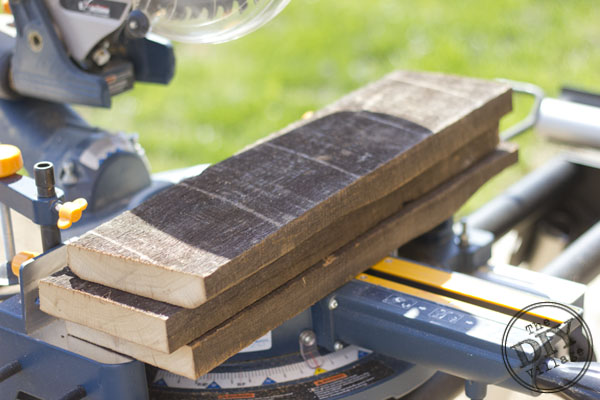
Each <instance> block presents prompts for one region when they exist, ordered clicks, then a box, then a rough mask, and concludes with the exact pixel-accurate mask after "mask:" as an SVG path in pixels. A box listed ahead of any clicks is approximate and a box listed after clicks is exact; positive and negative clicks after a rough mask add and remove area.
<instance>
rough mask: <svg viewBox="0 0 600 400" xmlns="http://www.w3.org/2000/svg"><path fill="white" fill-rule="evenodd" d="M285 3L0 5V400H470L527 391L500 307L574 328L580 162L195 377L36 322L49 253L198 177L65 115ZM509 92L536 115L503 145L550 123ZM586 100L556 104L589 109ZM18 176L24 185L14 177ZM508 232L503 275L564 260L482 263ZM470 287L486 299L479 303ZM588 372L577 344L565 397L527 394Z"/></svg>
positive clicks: (596, 206) (388, 263) (587, 262)
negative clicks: (556, 390)
mask: <svg viewBox="0 0 600 400" xmlns="http://www.w3.org/2000/svg"><path fill="white" fill-rule="evenodd" d="M288 1H289V0H253V1H247V0H237V1H234V0H130V1H124V0H119V1H117V0H43V1H42V0H11V1H9V2H8V3H7V4H8V5H7V6H5V7H6V8H9V9H10V11H11V12H12V16H14V18H12V17H11V18H8V17H7V18H5V20H4V24H3V27H2V32H3V33H2V34H1V35H0V97H2V98H3V99H4V100H0V140H1V141H2V143H10V144H11V145H14V146H13V147H3V149H2V154H0V174H1V175H2V177H1V178H0V202H2V209H1V211H2V217H3V233H4V235H3V237H4V241H5V251H6V258H7V260H8V262H7V264H6V267H2V268H0V285H1V286H0V296H2V298H3V300H4V301H3V302H1V303H0V399H11V400H12V399H29V400H35V399H65V400H66V399H83V398H89V399H148V398H150V399H166V400H171V399H250V398H252V399H338V398H345V399H373V400H380V399H381V400H385V399H391V398H399V397H402V396H407V398H409V397H412V398H427V399H437V398H449V397H451V396H453V395H454V394H455V393H456V389H457V388H460V389H461V390H462V388H464V389H465V391H466V394H467V396H468V397H470V398H471V399H481V398H483V397H485V392H486V387H487V385H489V384H495V385H500V386H504V387H507V388H509V389H512V390H516V391H520V392H524V393H528V394H532V395H536V394H539V393H538V392H536V391H535V390H533V391H532V390H531V389H530V388H528V387H526V386H522V385H519V381H518V380H517V379H514V377H511V374H510V373H509V371H508V370H507V369H506V367H505V365H504V362H503V357H502V351H501V348H502V343H500V342H498V341H494V340H492V339H490V337H492V336H493V335H490V332H491V331H497V330H498V329H504V328H505V326H506V321H505V320H506V318H509V317H510V316H511V315H512V314H514V312H515V310H514V309H512V308H511V307H510V304H511V301H509V299H506V298H504V299H503V296H504V297H506V296H507V295H506V293H511V294H514V293H523V294H527V293H530V294H531V293H532V294H535V295H536V296H541V297H542V298H545V299H549V300H553V301H556V302H558V303H560V304H568V305H570V306H571V309H572V310H575V312H576V313H577V314H578V315H580V314H582V309H581V307H582V306H583V297H584V293H585V285H582V284H580V283H575V282H571V281H568V280H565V279H562V278H566V277H571V276H570V274H573V273H576V274H577V278H579V279H580V280H585V279H587V278H589V276H591V275H594V274H597V272H598V271H597V269H595V267H597V266H598V260H599V259H600V250H599V248H598V246H597V245H596V243H597V241H598V240H599V239H600V229H599V228H598V225H597V224H596V221H598V220H599V219H600V192H598V190H597V187H598V185H596V184H595V182H598V180H599V179H600V169H599V168H598V167H599V165H597V164H595V163H594V162H592V161H589V160H588V159H580V158H572V157H571V158H561V159H557V160H554V161H553V162H551V163H549V164H548V165H546V166H545V167H543V168H540V169H538V170H537V171H535V172H534V173H533V174H532V175H530V176H528V177H527V178H525V179H524V180H523V181H521V182H519V183H518V184H517V185H516V186H514V187H512V188H511V189H509V191H508V192H507V193H506V194H505V195H502V196H499V197H498V198H496V199H494V200H493V201H491V202H490V203H488V204H487V205H486V206H484V207H483V208H482V209H480V210H479V211H478V212H476V213H475V214H473V215H471V216H469V217H468V218H466V219H465V220H464V222H463V224H459V226H458V227H457V226H455V225H454V224H453V222H452V221H447V222H446V223H444V224H442V225H441V226H439V227H437V228H436V229H434V230H433V231H431V232H429V233H428V234H426V235H424V236H423V237H421V238H419V239H417V240H415V241H413V242H411V243H409V244H408V245H406V246H404V247H403V248H401V249H399V250H398V252H397V254H394V255H392V256H390V257H389V258H386V259H384V260H382V261H381V262H380V263H378V264H377V265H374V266H372V268H371V269H369V270H368V271H366V272H365V273H363V274H361V275H359V276H358V277H357V278H356V279H355V280H354V281H353V282H351V283H349V284H347V285H346V286H344V287H342V288H340V289H339V290H337V291H336V292H334V293H332V294H331V295H329V296H327V297H326V298H324V299H323V300H322V301H321V302H319V303H317V304H315V305H314V306H313V307H311V308H310V309H308V310H306V311H305V312H303V313H302V314H300V315H299V316H297V317H295V318H293V319H292V320H290V321H287V322H286V323H284V324H283V325H281V326H280V327H279V328H277V329H275V330H274V331H272V332H270V333H269V334H268V335H266V336H265V337H263V338H261V339H259V340H257V341H256V342H255V343H254V344H253V345H251V346H250V347H248V348H246V349H245V350H244V351H242V352H241V353H239V354H238V355H236V356H235V357H233V358H232V359H230V360H229V361H228V362H226V363H225V364H223V365H222V366H221V367H219V368H217V369H216V370H214V371H212V372H211V373H209V374H207V375H205V376H203V377H201V378H199V379H197V380H195V381H193V380H189V379H186V378H183V377H181V376H177V375H174V374H172V373H169V372H167V371H163V370H159V369H156V368H154V367H150V366H147V365H144V364H143V363H141V362H139V361H136V360H132V359H130V358H128V357H125V356H122V355H120V354H117V353H115V352H112V351H110V350H107V349H105V348H102V347H100V346H97V345H96V344H95V343H88V342H85V341H82V340H79V339H77V338H76V337H74V336H71V335H69V334H67V332H66V330H65V327H64V323H63V322H62V321H59V320H56V319H53V318H51V317H50V316H48V315H46V314H44V313H42V312H41V311H40V310H39V305H38V299H37V282H38V281H39V280H40V279H41V278H43V277H45V276H47V275H49V274H51V273H53V272H54V271H56V269H57V268H58V267H62V264H61V262H62V259H63V258H62V256H63V254H62V252H63V250H64V248H63V247H62V244H61V243H62V241H63V240H64V239H66V238H69V237H72V236H76V235H78V234H80V233H82V232H85V231H86V230H88V229H90V228H92V227H94V226H96V225H98V224H99V223H101V222H102V221H104V220H106V219H108V218H110V217H112V216H114V215H116V214H117V213H119V212H122V211H123V210H125V209H128V208H131V207H134V206H135V205H137V204H139V203H140V202H142V201H143V200H145V199H147V198H149V197H150V196H152V195H153V194H154V193H156V192H158V191H159V190H162V189H164V188H166V187H168V186H169V185H171V184H173V183H175V182H177V181H179V180H181V179H184V178H186V177H188V176H192V175H197V174H198V173H200V172H201V171H202V169H203V168H205V166H203V165H199V166H196V167H192V168H189V169H184V170H178V171H171V172H167V173H162V174H156V175H151V174H150V173H149V169H148V164H147V162H146V159H145V156H144V152H143V149H142V148H141V146H140V145H139V144H138V143H137V141H136V138H135V137H133V136H130V135H125V134H122V133H117V134H114V133H109V132H107V131H104V130H102V129H98V128H93V127H91V126H89V125H88V124H86V123H85V121H83V119H82V118H80V117H79V116H78V115H77V114H76V113H75V112H74V111H73V110H72V109H71V108H70V107H69V106H67V105H65V103H69V104H71V103H72V104H84V105H91V106H100V107H109V106H110V102H111V97H112V96H113V95H116V94H118V93H121V92H123V91H126V90H128V89H130V88H131V87H132V86H133V84H134V82H135V81H143V82H154V83H162V84H167V83H168V82H169V81H170V80H171V78H172V76H173V73H174V63H175V58H174V54H173V49H172V47H171V46H170V44H169V42H168V41H167V40H166V39H164V38H163V37H167V38H171V39H174V40H179V41H190V42H198V43H218V42H224V41H227V40H232V39H235V38H238V37H240V36H243V35H244V34H246V33H249V32H251V31H253V30H255V29H257V28H258V27H260V26H261V25H263V24H264V23H266V22H267V21H268V20H270V19H271V18H272V17H274V16H275V15H276V14H277V13H279V12H280V11H281V10H282V9H283V7H285V5H286V4H287V2H288ZM159 35H162V36H159ZM521 89H522V90H524V91H526V92H530V93H534V94H537V95H538V100H539V102H538V103H536V107H535V112H534V113H533V114H532V116H531V118H530V119H529V120H528V121H526V122H525V123H524V124H522V125H520V126H518V127H517V128H515V129H513V130H512V131H511V132H508V133H507V136H514V135H515V134H517V133H519V132H521V131H523V130H524V129H525V128H527V127H529V126H531V125H532V124H534V123H535V122H538V119H541V121H539V122H542V121H544V120H547V118H550V117H552V118H555V119H556V118H557V115H556V112H554V113H553V114H552V115H544V113H543V110H544V108H543V107H541V108H540V107H539V105H540V104H539V103H540V102H541V100H542V97H541V96H540V95H539V94H538V93H536V91H535V90H533V91H532V90H531V87H524V88H521ZM570 93H571V94H573V93H575V92H573V91H572V92H570ZM575 94H577V93H575ZM590 98H593V96H592V97H590V95H588V94H581V93H580V96H579V98H573V97H572V96H571V98H570V99H569V100H570V102H571V103H573V104H580V103H584V102H585V101H583V100H582V99H586V101H587V102H588V104H587V105H586V107H593V105H590V104H589V99H590ZM578 99H579V100H581V101H579V100H578ZM538 110H542V111H539V112H538ZM587 111H590V110H587ZM591 112H593V110H592V111H591ZM571 116H572V114H569V115H568V116H567V115H565V116H563V118H562V119H561V120H562V121H566V120H567V119H568V117H571ZM545 117H546V119H545ZM592 120H593V118H592ZM551 125H552V126H556V124H551ZM588 125H591V126H587V127H588V128H589V129H591V130H594V129H597V130H598V129H599V126H598V125H599V124H596V126H594V124H593V123H592V124H588ZM572 127H573V125H571V126H568V128H572ZM23 160H24V163H23ZM21 166H24V167H25V169H26V170H27V171H28V172H29V175H30V176H33V178H28V177H25V176H21V175H18V174H17V172H18V170H19V169H20V168H21ZM83 199H85V200H83ZM549 199H550V200H549ZM86 208H87V209H86ZM10 209H12V210H14V211H17V212H19V213H20V214H23V215H24V216H26V217H27V218H29V219H30V220H32V221H33V222H34V223H35V224H37V225H40V227H41V235H42V244H43V254H41V255H35V254H32V253H26V252H21V253H19V254H15V253H16V250H17V249H16V248H15V245H14V240H13V234H12V223H11V213H10ZM84 209H85V211H83V210H84ZM573 210H576V212H574V211H573ZM82 212H83V215H82ZM79 219H81V221H79V222H78V220H79ZM57 222H58V226H57ZM75 222H77V224H76V225H74V227H73V228H71V229H69V230H61V229H60V228H67V227H69V226H70V225H71V224H72V223H75ZM507 233H508V234H507ZM511 234H512V236H513V238H514V237H516V238H518V240H513V248H514V249H516V250H514V251H512V250H511V251H509V253H510V254H511V257H512V258H511V261H512V263H513V264H519V263H521V262H529V263H530V264H534V261H535V260H538V259H539V258H540V254H542V255H543V253H544V251H545V250H544V249H545V247H544V245H545V244H546V243H547V242H552V243H555V242H557V241H558V242H560V243H562V246H563V248H564V249H565V250H564V252H563V253H562V255H559V256H558V257H557V258H556V259H555V260H554V261H553V262H552V263H551V265H550V266H548V268H549V270H551V272H552V275H556V276H558V277H556V276H550V275H547V274H542V273H539V272H534V271H531V270H526V269H523V268H517V267H512V266H510V265H498V264H496V265H495V266H493V267H492V266H489V265H488V264H489V263H488V261H489V260H490V256H491V248H492V245H493V244H494V243H495V242H496V241H497V239H498V238H500V237H503V238H507V237H508V238H509V239H510V237H511ZM503 240H504V239H503ZM504 241H505V242H506V240H504ZM515 243H518V244H519V245H518V246H517V245H515ZM574 253H576V254H581V253H584V254H585V257H583V258H581V257H579V258H574V257H573V254H574ZM11 261H12V265H11ZM17 275H18V276H17ZM485 285H488V286H485ZM489 285H493V286H489ZM477 287H493V288H495V291H494V293H489V294H485V295H482V293H481V290H480V291H479V292H477V291H474V290H473V289H474V288H477ZM503 290H506V292H504V291H503ZM596 329H597V327H596ZM575 331H576V332H575V333H574V334H578V335H580V336H579V337H578V338H579V339H578V340H580V339H581V338H582V337H583V338H584V339H585V340H590V341H591V337H590V334H589V332H586V331H585V330H584V329H583V328H581V327H579V328H578V329H576V330H575ZM525 332H526V327H525ZM593 359H594V356H593V352H592V349H591V346H590V348H589V351H588V352H587V354H586V355H585V357H580V360H579V361H578V362H576V361H575V360H574V359H571V360H570V364H569V366H571V365H573V366H577V365H580V364H582V365H583V364H586V373H585V376H583V377H580V379H578V380H577V383H576V384H573V385H570V386H569V385H568V383H569V381H570V379H571V378H572V377H570V376H569V373H570V372H569V371H570V370H568V369H567V368H563V369H557V370H556V371H554V372H550V371H548V372H547V373H545V374H539V375H535V374H533V375H531V376H530V381H531V380H533V383H535V384H536V385H537V386H536V387H538V386H539V387H542V386H543V387H546V386H548V385H549V386H552V385H557V384H562V385H563V386H564V388H565V390H564V391H562V392H561V393H563V394H564V395H568V396H571V397H570V398H586V397H585V396H588V397H589V396H592V397H593V396H595V395H597V393H598V390H599V385H598V383H597V382H598V377H599V373H598V368H597V366H596V364H595V363H593V362H591V361H592V360H593ZM439 371H443V372H439ZM520 374H521V375H523V376H524V377H525V379H527V374H526V373H525V371H520ZM457 377H460V378H457ZM544 385H546V386H544ZM582 396H583V397H582Z"/></svg>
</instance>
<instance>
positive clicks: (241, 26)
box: [133, 0, 290, 43]
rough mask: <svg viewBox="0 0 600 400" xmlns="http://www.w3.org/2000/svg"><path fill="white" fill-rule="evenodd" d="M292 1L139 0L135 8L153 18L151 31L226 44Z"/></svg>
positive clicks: (170, 37)
mask: <svg viewBox="0 0 600 400" xmlns="http://www.w3.org/2000/svg"><path fill="white" fill-rule="evenodd" d="M289 2H290V0H137V1H134V2H133V7H134V10H139V11H142V12H143V13H145V14H146V16H147V17H148V18H149V20H150V25H151V27H152V28H151V29H152V32H154V33H156V34H158V35H161V36H165V37H167V38H169V39H171V40H174V41H179V42H187V43H223V42H228V41H230V40H234V39H238V38H240V37H242V36H244V35H247V34H248V33H250V32H253V31H255V30H256V29H258V28H260V27H261V26H263V25H264V24H266V23H267V22H269V21H270V20H271V19H272V18H273V17H275V16H276V15H277V14H279V13H280V12H281V10H283V9H284V8H285V6H286V5H287V4H288V3H289Z"/></svg>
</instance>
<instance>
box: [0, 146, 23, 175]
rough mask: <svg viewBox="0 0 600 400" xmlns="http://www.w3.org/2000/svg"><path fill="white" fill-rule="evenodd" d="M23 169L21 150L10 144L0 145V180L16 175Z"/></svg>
mask: <svg viewBox="0 0 600 400" xmlns="http://www.w3.org/2000/svg"><path fill="white" fill-rule="evenodd" d="M21 168H23V157H22V156H21V150H19V148H18V147H16V146H13V145H12V144H0V178H6V177H7V176H11V175H14V174H16V173H17V172H18V171H19V170H20V169H21Z"/></svg>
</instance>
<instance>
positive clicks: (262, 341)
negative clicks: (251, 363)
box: [240, 331, 273, 353]
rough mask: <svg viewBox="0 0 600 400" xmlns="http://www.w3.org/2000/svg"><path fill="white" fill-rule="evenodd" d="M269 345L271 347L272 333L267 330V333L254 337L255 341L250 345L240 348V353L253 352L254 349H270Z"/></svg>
mask: <svg viewBox="0 0 600 400" xmlns="http://www.w3.org/2000/svg"><path fill="white" fill-rule="evenodd" d="M271 347H273V335H272V334H271V332H270V331H269V333H267V334H266V335H265V336H263V337H261V338H259V339H256V341H255V342H254V343H252V344H251V345H250V346H248V347H246V348H245V349H243V350H240V353H253V352H255V351H265V350H271Z"/></svg>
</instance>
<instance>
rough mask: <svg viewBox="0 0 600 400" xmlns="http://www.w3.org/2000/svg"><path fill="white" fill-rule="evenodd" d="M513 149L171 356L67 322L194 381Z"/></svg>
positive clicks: (471, 185) (374, 258)
mask: <svg viewBox="0 0 600 400" xmlns="http://www.w3.org/2000/svg"><path fill="white" fill-rule="evenodd" d="M516 159H517V155H516V150H515V149H514V148H510V147H507V149H506V150H504V151H501V150H498V151H496V152H494V154H492V155H490V156H488V157H486V158H485V159H484V160H482V161H480V162H478V163H477V164H476V165H474V166H472V167H471V168H469V169H468V170H467V171H465V172H463V173H461V174H459V175H458V176H456V177H454V178H452V179H451V180H449V181H448V182H446V183H445V184H443V185H441V186H439V187H438V188H436V189H434V190H433V191H431V192H430V193H428V194H426V195H425V196H423V197H422V198H420V199H419V200H415V201H414V202H412V203H411V204H409V205H407V206H406V207H404V208H403V209H402V210H401V211H400V212H399V213H397V214H395V215H393V216H391V217H390V218H388V219H386V220H385V221H383V222H381V223H380V224H378V225H377V226H375V227H373V228H372V229H371V230H369V231H368V232H367V233H365V234H364V235H361V236H360V237H359V238H357V239H356V240H354V241H352V242H350V243H348V244H347V245H346V246H344V247H343V248H341V249H339V250H337V251H335V252H334V253H332V254H331V255H329V256H328V257H326V258H324V259H323V260H321V261H319V262H318V263H316V264H315V265H313V266H311V267H310V268H308V269H307V270H306V271H304V272H303V273H302V274H301V275H299V276H298V277H296V278H294V279H292V280H290V281H288V282H287V283H285V284H284V285H282V286H280V287H279V288H277V289H276V290H274V291H273V292H271V293H269V294H268V295H267V296H265V297H263V298H262V299H260V300H259V301H257V302H255V303H254V304H252V305H251V306H249V307H247V308H246V309H244V310H243V311H242V312H240V313H238V314H236V315H235V316H233V317H232V318H230V319H228V320H227V321H225V322H224V323H222V324H221V325H219V326H218V327H216V328H214V329H212V330H210V331H209V332H207V333H206V334H204V335H202V336H201V337H199V338H197V339H196V340H194V341H193V342H191V343H189V344H188V345H185V346H182V347H181V348H179V349H178V350H176V351H175V352H173V353H171V354H165V353H161V352H157V351H155V350H152V349H149V348H147V347H144V346H140V345H138V344H134V343H131V342H127V341H125V340H123V339H120V338H117V337H114V336H111V335H108V334H106V333H103V332H100V331H97V330H94V329H91V328H88V327H84V326H81V325H78V324H73V323H68V324H67V325H68V327H67V330H68V332H69V333H70V334H71V335H73V336H75V337H78V338H80V339H83V340H86V341H89V342H91V343H96V344H98V345H99V346H102V347H106V348H109V349H113V350H115V351H117V352H119V353H122V354H125V355H129V356H131V357H133V358H136V359H138V360H140V361H143V362H146V363H148V364H151V365H154V366H157V367H159V368H163V369H165V370H167V371H170V372H173V373H175V374H178V375H182V376H185V377H188V378H190V379H197V378H198V377H200V376H202V375H203V374H205V373H207V372H209V371H210V370H212V369H213V368H215V367H217V366H218V365H220V364H221V363H223V362H224V361H225V360H227V359H228V358H230V357H231V356H233V355H234V354H236V353H237V352H239V351H240V350H242V349H243V348H245V347H246V346H248V345H250V344H251V343H252V342H253V341H254V340H256V339H257V338H259V337H261V336H263V335H264V334H266V333H267V332H268V331H270V330H272V329H274V328H276V327H277V326H279V325H280V324H281V323H283V322H284V321H286V320H288V319H290V318H292V317H294V316H295V315H297V314H299V313H300V312H302V311H303V310H305V309H306V308H307V307H310V306H311V305H312V304H314V303H315V302H317V301H319V300H321V299H322V298H323V297H325V296H326V295H328V294H329V293H331V292H332V291H334V290H335V289H337V288H338V287H340V286H342V285H343V284H344V283H346V282H348V281H350V280H351V279H352V278H353V277H355V276H356V275H357V274H359V273H361V272H362V271H364V270H366V269H368V268H369V267H370V266H371V265H373V264H375V263H376V262H378V261H379V260H381V259H382V258H384V257H385V256H387V255H388V254H389V253H390V252H391V251H393V250H394V249H396V248H398V247H400V246H401V245H402V244H404V243H407V242H408V241H410V240H412V239H414V238H415V237H417V236H419V235H421V234H423V233H425V232H427V231H429V230H430V229H432V228H434V227H435V226H437V225H439V224H440V223H441V222H443V221H445V220H446V219H448V218H450V217H451V216H452V215H453V214H454V213H455V212H456V211H457V210H458V209H459V208H460V207H461V206H462V205H463V204H464V203H465V202H466V201H467V200H468V198H469V197H470V196H471V195H472V194H473V193H474V192H475V191H476V190H477V189H478V188H479V187H480V186H481V185H483V184H484V183H485V182H486V181H487V180H488V179H490V178H491V177H492V176H494V175H495V174H497V173H498V172H499V171H501V170H502V169H504V168H505V167H507V166H509V165H511V164H513V163H514V162H516Z"/></svg>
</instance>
